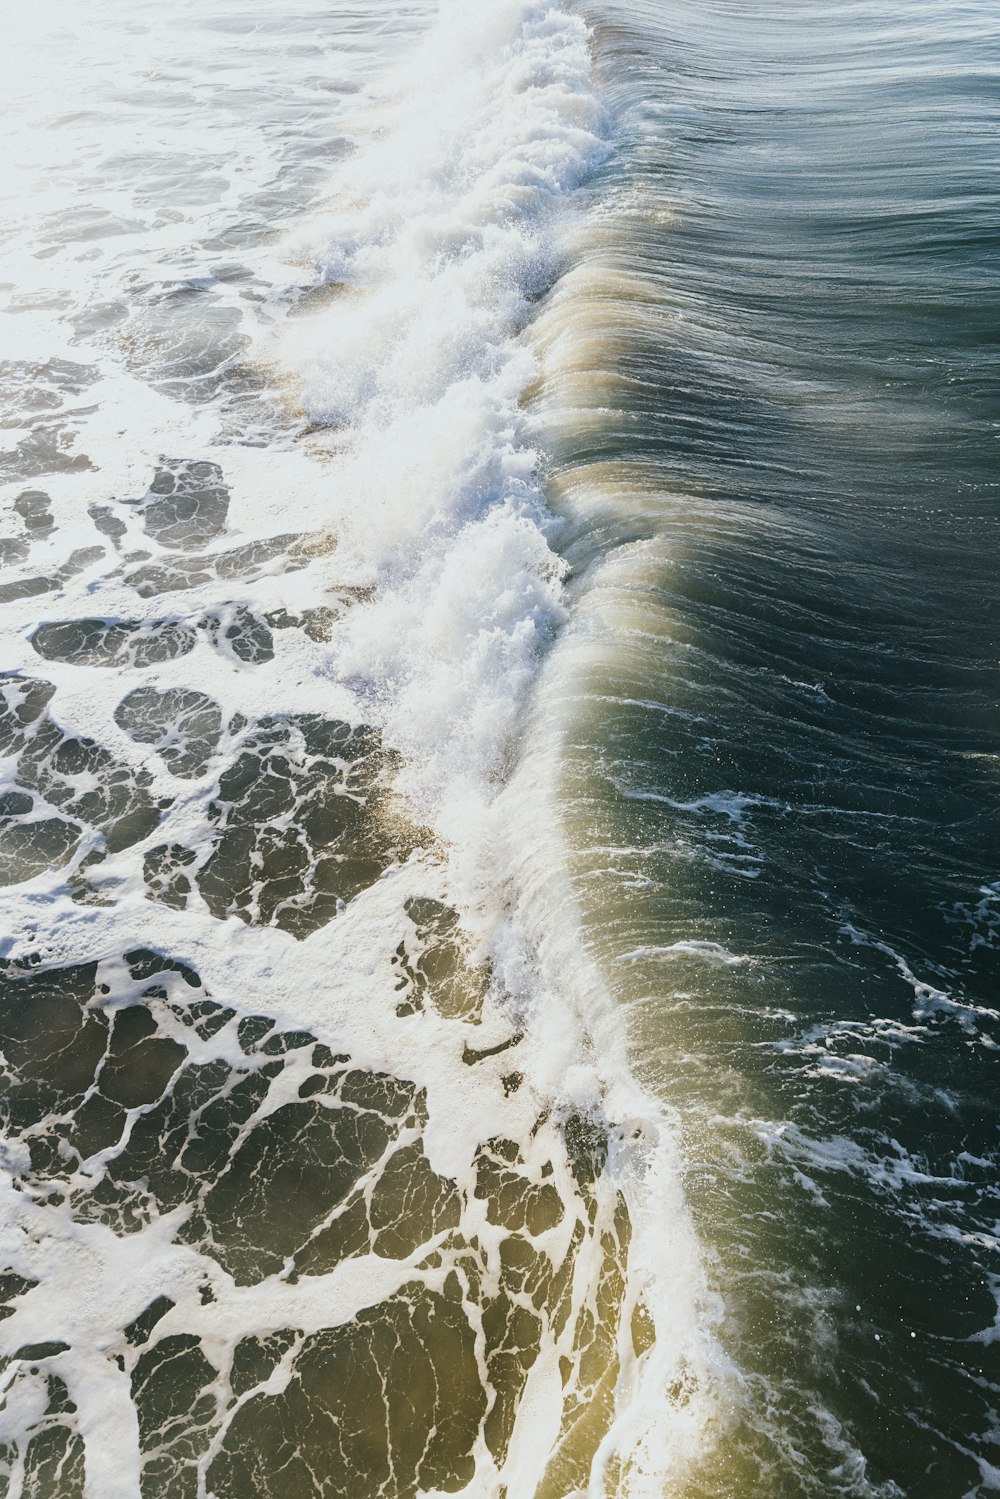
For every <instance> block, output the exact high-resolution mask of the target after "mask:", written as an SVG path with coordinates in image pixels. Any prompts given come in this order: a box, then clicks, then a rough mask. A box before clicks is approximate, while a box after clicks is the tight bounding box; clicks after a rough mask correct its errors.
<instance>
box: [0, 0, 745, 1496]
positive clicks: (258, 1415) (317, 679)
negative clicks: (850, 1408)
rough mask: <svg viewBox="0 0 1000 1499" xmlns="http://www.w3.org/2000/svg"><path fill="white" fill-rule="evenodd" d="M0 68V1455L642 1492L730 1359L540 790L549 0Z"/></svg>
mask: <svg viewBox="0 0 1000 1499" xmlns="http://www.w3.org/2000/svg"><path fill="white" fill-rule="evenodd" d="M4 67H5V70H6V73H7V76H6V77H5V90H6V93H7V98H8V125H9V126H11V127H13V130H14V141H15V144H14V146H13V147H12V149H11V153H10V155H9V160H10V161H11V163H12V169H11V172H10V174H9V175H8V178H7V181H6V185H5V191H4V199H5V201H4V203H3V219H4V223H3V245H4V261H5V265H6V267H7V269H6V271H5V272H4V281H5V294H4V295H5V307H4V312H3V314H2V322H3V337H4V365H3V389H2V395H0V399H2V408H3V420H4V427H5V439H6V440H5V448H6V451H5V452H4V454H3V481H4V488H3V494H2V510H3V517H4V525H5V532H4V537H3V539H2V540H0V547H2V551H3V561H4V564H5V570H4V581H3V583H2V585H0V601H2V602H0V607H2V608H3V611H4V616H3V617H4V622H5V656H4V660H3V663H2V665H3V676H2V680H0V687H2V691H3V697H4V704H5V706H4V709H3V713H2V716H0V738H2V744H0V749H2V754H3V756H4V762H3V764H4V788H3V793H2V800H0V815H2V818H3V839H2V850H0V865H2V871H0V872H2V878H3V883H4V890H3V930H4V932H5V934H6V937H5V941H4V954H3V956H4V973H3V986H4V1020H3V1024H2V1027H0V1028H2V1032H3V1037H2V1051H3V1057H4V1062H5V1068H6V1082H5V1098H6V1112H7V1132H6V1140H5V1144H4V1147H3V1185H2V1192H3V1205H2V1209H0V1240H2V1245H3V1258H4V1273H3V1278H2V1289H3V1294H4V1298H5V1308H4V1311H5V1317H4V1320H3V1321H2V1323H0V1353H2V1355H3V1358H4V1365H5V1372H4V1374H3V1390H4V1405H3V1410H2V1414H0V1442H2V1453H3V1459H2V1460H3V1473H4V1483H5V1489H4V1492H6V1493H8V1494H10V1495H11V1496H12V1499H13V1496H18V1499H20V1496H22V1495H25V1496H27V1495H32V1496H38V1499H42V1496H46V1495H47V1496H56V1495H58V1496H59V1499H69V1496H75V1495H80V1496H84V1499H98V1496H99V1499H136V1496H138V1495H140V1494H141V1495H143V1496H152V1495H164V1496H165V1495H168V1494H169V1495H170V1496H171V1499H176V1496H180V1495H188V1494H190V1495H191V1496H200V1495H203V1496H209V1495H214V1496H217V1499H230V1496H231V1499H236V1496H249V1495H251V1494H253V1495H265V1494H274V1495H279V1494H280V1495H284V1496H292V1499H298V1496H300V1495H301V1496H305V1495H310V1494H324V1495H337V1494H343V1495H345V1496H350V1499H362V1496H365V1495H369V1494H370V1495H372V1496H374V1495H384V1496H387V1499H395V1496H402V1495H404V1494H412V1495H418V1494H419V1495H423V1496H427V1499H430V1496H432V1495H440V1494H444V1493H463V1494H468V1495H470V1496H476V1499H480V1496H482V1499H486V1496H496V1499H500V1496H503V1495H507V1496H509V1499H514V1496H517V1499H521V1496H528V1495H536V1496H539V1499H543V1496H544V1499H562V1496H569V1495H571V1494H572V1495H576V1494H581V1495H582V1494H588V1495H594V1496H596V1495H612V1494H614V1495H621V1496H626V1495H628V1496H636V1499H641V1496H654V1495H662V1494H664V1493H666V1492H671V1493H672V1492H680V1490H681V1488H682V1486H683V1484H684V1481H685V1475H686V1474H687V1473H688V1471H689V1470H690V1468H691V1465H692V1464H693V1463H694V1462H695V1460H696V1459H697V1458H698V1457H699V1456H701V1455H702V1454H703V1453H704V1452H705V1451H706V1450H707V1448H708V1447H710V1446H711V1444H712V1442H713V1440H714V1438H715V1434H716V1433H717V1431H718V1430H719V1429H720V1428H721V1426H722V1425H723V1424H724V1422H725V1420H726V1411H727V1409H728V1408H729V1407H730V1405H731V1404H732V1402H733V1400H734V1399H735V1398H736V1397H735V1395H734V1390H735V1389H736V1386H737V1384H738V1380H737V1377H736V1375H735V1374H734V1372H733V1371H732V1370H731V1368H730V1365H729V1364H728V1362H727V1360H726V1358H725V1357H724V1356H723V1354H722V1353H721V1352H720V1350H719V1347H718V1345H717V1341H716V1333H715V1326H716V1322H717V1319H718V1315H719V1309H718V1305H717V1301H716V1299H715V1297H714V1295H713V1293H712V1292H711V1291H710V1288H709V1285H708V1281H707V1279H706V1275H705V1271H704V1266H703V1255H702V1251H701V1249H700V1247H699V1244H698V1241H697V1238H696V1236H695V1233H694V1229H693V1226H692V1222H691V1218H690V1215H689V1213H688V1210H687V1207H686V1204H685V1200H684V1191H683V1184H682V1174H683V1171H682V1160H681V1156H680V1144H679V1133H678V1128H677V1125H676V1122H675V1120H674V1119H673V1117H672V1116H671V1114H670V1112H669V1110H668V1109H667V1108H666V1106H665V1105H664V1104H663V1103H661V1102H658V1101H656V1100H655V1099H654V1097H653V1096H652V1095H651V1094H650V1093H649V1092H648V1091H644V1090H643V1089H642V1088H641V1087H640V1086H639V1085H638V1084H637V1083H636V1081H635V1080H634V1077H633V1074H632V1071H631V1069H630V1065H629V1059H628V1055H627V1048H626V1043H625V1035H624V1030H623V1026H622V1023H621V1019H620V1015H619V1011H618V1009H617V1006H616V1005H615V1003H614V1001H613V1000H612V998H611V996H610V995H609V993H608V992H607V989H606V987H605V984H604V982H603V980H602V977H601V975H600V973H599V971H598V969H597V968H596V966H595V965H594V963H593V962H592V961H591V959H590V958H589V957H588V956H587V952H586V945H585V943H584V941H583V936H582V932H581V917H580V913H579V911H578V909H577V904H576V898H575V894H574V890H573V886H572V882H571V880H570V878H569V874H568V868H567V853H566V849H565V846H564V834H563V831H562V827H561V822H560V810H559V790H560V774H561V769H560V767H561V756H562V748H563V739H564V735H565V732H566V730H565V723H564V720H563V718H562V716H561V711H560V703H561V702H562V700H563V697H564V696H565V694H566V693H567V692H570V691H571V690H572V682H573V671H574V662H575V660H576V659H577V657H576V653H577V652H578V651H579V650H580V649H581V644H580V636H579V631H580V629H584V632H585V626H578V625H576V624H575V623H574V614H573V610H572V607H571V603H572V599H571V594H572V587H573V580H572V579H571V578H570V577H569V564H568V563H567V560H566V555H565V550H564V546H563V540H564V536H565V534H566V526H567V521H566V519H565V517H563V518H561V519H557V517H556V515H555V514H554V512H553V510H552V509H551V508H550V505H549V500H548V492H547V490H548V475H549V461H550V460H549V455H548V452H547V449H546V445H545V432H546V423H547V422H548V421H550V420H551V411H550V414H549V416H547V417H546V418H545V420H539V418H538V416H537V412H538V410H539V409H540V408H539V402H540V401H542V402H543V398H544V397H545V385H544V378H545V377H544V371H543V362H544V361H543V358H542V353H541V351H540V347H539V345H538V344H537V343H536V342H535V341H534V340H533V333H532V329H533V326H534V324H535V321H536V318H537V316H538V313H539V310H540V309H548V310H547V311H546V312H545V317H546V319H547V329H548V332H547V334H546V336H547V338H548V339H549V341H550V344H551V338H552V320H553V319H558V318H559V317H561V316H565V317H566V319H567V320H568V322H570V323H571V322H572V319H573V316H574V304H573V287H572V280H569V281H567V282H566V283H565V285H566V291H565V293H564V294H563V298H562V301H558V300H557V301H554V300H553V297H554V295H555V296H556V297H558V296H559V287H560V283H561V278H562V277H563V275H564V272H565V270H566V268H567V266H568V264H569V263H570V261H571V259H572V257H573V255H574V254H575V253H576V252H577V251H578V248H579V245H580V243H581V239H585V238H586V235H587V234H588V232H590V229H591V228H592V230H593V232H594V233H599V232H600V225H601V222H602V214H603V213H604V211H605V210H604V207H603V206H602V189H601V187H600V185H599V184H598V183H597V181H596V177H595V174H598V173H599V169H600V167H601V165H602V163H604V162H606V161H607V159H608V157H609V153H611V152H613V150H614V139H613V135H614V127H613V122H612V120H611V118H610V117H609V114H608V111H607V109H606V108H605V106H604V104H603V103H602V99H601V96H600V94H599V92H598V90H597V88H596V86H595V82H594V77H593V64H592V37H591V35H590V33H589V31H588V28H587V26H586V25H585V23H584V21H583V20H582V19H581V18H580V17H579V16H578V15H577V14H575V13H574V12H573V11H572V10H570V9H569V8H562V7H559V6H552V5H549V4H540V3H537V0H484V3H482V4H480V5H478V6H477V7H475V9H474V11H473V10H472V9H471V8H470V7H468V6H465V5H462V4H459V3H450V0H445V3H443V4H442V5H441V6H440V9H439V10H436V9H434V8H433V7H431V6H429V5H422V4H417V5H397V4H394V3H389V4H383V5H380V6H379V7H377V9H376V8H375V7H372V8H370V9H367V8H366V9H364V10H359V11H351V10H349V9H344V10H343V11H340V10H339V9H338V8H337V7H334V8H332V9H331V8H329V7H324V6H321V5H319V4H316V3H307V4H305V5H303V6H298V7H296V9H295V14H294V15H290V14H281V15H278V14H277V13H276V12H275V10H274V7H273V6H272V5H271V4H270V3H269V0H240V3H239V4H236V3H233V0H214V3H212V4H210V5H209V6H208V7H206V6H204V5H201V4H199V5H194V4H193V3H189V0H170V3H169V4H168V5H165V6H161V7H158V8H157V9H156V10H155V11H154V10H152V9H147V8H139V9H137V8H136V7H135V6H125V5H123V4H121V3H120V0H100V3H99V4H97V5H95V6H93V7H90V8H89V9H88V13H87V17H86V21H85V24H84V22H83V21H82V20H81V19H80V17H79V16H78V15H77V14H76V13H75V9H74V7H72V6H70V5H64V4H60V5H58V6H52V7H49V9H48V10H47V11H46V13H45V16H44V18H43V19H42V20H41V21H40V20H39V18H38V17H37V16H32V17H30V18H29V17H28V16H26V15H25V16H22V17H21V18H20V19H19V20H18V21H17V22H15V23H14V26H13V28H12V35H11V36H10V38H9V45H8V48H7V55H6V57H5V61H4ZM588 226H590V227H588ZM543 403H544V402H543Z"/></svg>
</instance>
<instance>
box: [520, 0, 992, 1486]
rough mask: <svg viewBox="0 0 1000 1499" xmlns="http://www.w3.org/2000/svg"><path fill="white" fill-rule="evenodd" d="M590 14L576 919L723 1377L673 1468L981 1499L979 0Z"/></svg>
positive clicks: (551, 326) (552, 363)
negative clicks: (727, 1361)
mask: <svg viewBox="0 0 1000 1499" xmlns="http://www.w3.org/2000/svg"><path fill="white" fill-rule="evenodd" d="M591 19H592V23H593V24H594V26H595V28H596V36H597V55H598V74H599V77H600V79H601V83H602V86H603V88H604V89H605V91H606V95H607V97H608V98H609V100H610V103H611V107H612V110H613V114H614V119H615V128H616V131H617V133H618V136H619V138H620V150H619V152H618V154H617V155H616V157H615V158H614V160H613V161H612V163H611V164H610V166H609V167H608V168H607V169H606V182H605V184H604V186H605V192H606V195H607V196H606V199H605V202H606V204H610V206H607V207H606V208H605V210H604V220H603V223H602V224H601V226H600V228H599V230H597V231H595V232H594V233H593V235H592V237H591V239H590V240H589V242H588V244H587V245H586V246H585V248H584V250H583V251H582V254H581V259H580V264H579V265H577V266H576V267H575V269H574V270H573V272H571V275H570V278H569V282H568V283H563V286H561V287H560V288H559V289H558V290H557V293H556V295H555V297H554V298H553V300H552V301H551V302H550V304H549V306H548V307H547V309H546V310H545V312H544V313H543V315H542V318H541V321H540V324H539V343H540V347H541V348H542V350H543V355H544V358H545V360H546V373H547V377H548V379H547V383H546V384H545V386H544V387H543V390H542V394H541V395H540V397H539V398H538V401H537V403H536V420H537V421H538V423H539V426H540V429H541V430H542V431H543V432H544V436H545V440H546V442H547V443H548V444H549V446H550V449H551V450H553V451H554V452H555V454H556V464H557V482H556V485H555V488H556V491H557V494H558V495H559V496H561V504H562V508H563V509H564V511H565V513H566V515H567V516H568V517H569V519H568V528H567V534H566V539H565V542H564V546H565V550H566V553H567V555H568V556H569V558H570V560H571V561H572V562H573V563H574V565H575V567H576V569H577V581H576V584H575V586H576V588H577V590H578V592H577V599H576V605H575V607H576V610H577V614H576V622H575V625H574V627H573V628H572V630H571V632H570V636H569V637H568V639H567V641H566V642H564V646H563V651H564V659H565V660H566V661H567V662H568V663H571V664H572V667H573V669H572V670H567V671H566V672H564V673H563V676H562V677H561V678H560V677H559V675H558V673H556V674H555V678H554V685H553V687H552V690H553V692H554V694H555V696H556V698H559V694H560V687H559V683H560V682H562V684H563V693H562V698H561V700H560V701H559V702H558V707H557V711H558V712H559V713H560V714H561V715H562V716H563V718H564V721H565V729H564V737H565V746H566V771H565V779H564V801H565V816H566V820H567V825H568V827H569V829H570V831H571V834H572V837H573V842H574V846H575V850H576V881H577V887H578V890H579V892H580V895H581V899H582V901H583V903H584V906H585V909H586V911H587V915H588V921H589V930H590V945H591V948H592V950H593V952H594V953H595V955H596V956H597V958H598V959H599V961H600V962H601V965H602V967H603V969H604V972H605V974H606V975H607V977H608V979H609V982H610V983H611V986H612V988H613V989H614V991H615V992H616V993H617V994H618V996H619V997H620V998H621V1000H622V1002H623V1003H624V1004H625V1005H626V1007H627V1009H628V1015H629V1027H630V1034H631V1037H632V1047H633V1055H634V1057H635V1058H636V1060H637V1064H638V1068H639V1071H640V1074H641V1076H642V1077H643V1080H644V1081H645V1082H647V1083H648V1084H650V1085H652V1087H653V1088H654V1089H655V1091H656V1092H657V1093H658V1094H659V1095H660V1096H661V1097H662V1098H663V1099H664V1100H665V1101H666V1102H667V1103H668V1104H669V1105H673V1106H674V1107H676V1109H677V1110H678V1112H679V1116H680V1120H681V1124H682V1128H683V1131H684V1135H685V1139H686V1142H687V1149H688V1159H689V1167H688V1191H689V1194H690V1198H691V1201H692V1204H693V1207H694V1210H695V1213H696V1217H697V1222H698V1227H699V1231H700V1234H701V1236H702V1239H703V1241H704V1243H705V1245H706V1247H707V1250H708V1253H709V1255H710V1256H711V1257H712V1260H711V1264H710V1270H711V1273H712V1277H713V1279H714V1282H715V1284H716V1285H717V1286H718V1288H719V1289H720V1290H721V1292H722V1293H723V1296H724V1298H725V1313H724V1320H723V1323H722V1333H723V1339H724V1342H725V1344H726V1347H727V1349H728V1350H729V1352H730V1353H731V1355H732V1357H733V1359H734V1361H735V1363H736V1365H737V1367H738V1369H739V1371H740V1381H741V1382H740V1385H739V1395H738V1397H737V1398H736V1399H735V1401H734V1409H733V1413H732V1415H731V1420H730V1425H729V1427H728V1430H727V1432H726V1434H725V1435H724V1437H723V1439H722V1442H721V1445H720V1448H719V1451H718V1454H717V1455H716V1457H715V1459H713V1460H712V1462H711V1463H710V1464H708V1466H707V1469H706V1472H705V1473H704V1474H703V1476H702V1477H701V1479H699V1481H698V1482H697V1483H696V1485H695V1488H694V1490H693V1492H698V1493H704V1494H706V1495H707V1494H712V1495H719V1494H732V1495H741V1496H742V1495H749V1494H754V1495H757V1494H761V1495H764V1494H766V1495H768V1496H778V1495H781V1496H788V1499H793V1496H801V1495H817V1496H820V1495H822V1496H827V1495H833V1494H851V1495H865V1494H879V1495H885V1496H889V1495H905V1496H907V1499H962V1496H971V1495H979V1494H985V1493H987V1492H992V1491H994V1490H996V1489H997V1488H998V1487H1000V1420H998V1416H997V1409H998V1397H1000V1331H998V1329H1000V1322H998V1311H997V1307H998V1301H997V1296H998V1293H1000V1258H998V1255H997V1230H998V1220H1000V1192H998V1186H997V1168H998V1164H1000V1151H998V1124H1000V1100H998V1091H997V1089H998V1060H1000V1059H998V1051H997V1048H998V1043H1000V997H998V994H997V977H998V971H1000V965H998V956H1000V951H998V949H1000V867H998V865H1000V797H998V772H1000V735H998V729H1000V711H998V702H1000V588H998V575H997V563H998V543H1000V466H998V456H1000V452H998V438H1000V425H998V424H1000V362H998V348H1000V175H998V168H1000V130H998V126H1000V72H998V69H1000V18H998V14H997V11H996V9H995V8H994V7H992V6H990V5H986V4H968V5H960V4H954V3H948V0H916V3H908V4H906V5H905V6H902V5H898V4H894V3H892V0H861V3H835V4H829V5H823V6H819V5H802V4H792V3H785V4H782V3H777V4H758V3H744V0H723V3H718V0H715V3H709V4H698V5H688V4H683V3H681V4H672V5H670V6H669V7H667V6H662V5H656V4H650V3H646V4H640V5H634V4H630V5H625V4H615V5H607V6H601V7H599V8H598V9H597V10H596V11H595V12H594V13H593V14H592V17H591ZM570 287H571V288H572V291H571V292H570V290H569V288H570ZM581 661H582V662H584V663H585V667H586V670H585V671H584V672H583V674H582V677H581V674H580V672H579V671H578V670H577V668H579V665H580V663H581ZM581 680H583V681H584V682H585V684H586V685H585V687H584V689H583V690H581V686H580V683H581Z"/></svg>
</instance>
